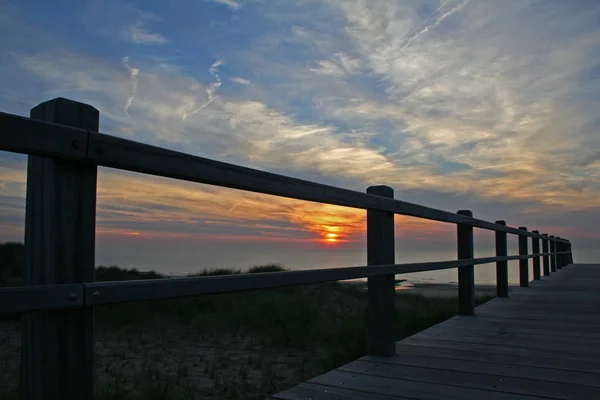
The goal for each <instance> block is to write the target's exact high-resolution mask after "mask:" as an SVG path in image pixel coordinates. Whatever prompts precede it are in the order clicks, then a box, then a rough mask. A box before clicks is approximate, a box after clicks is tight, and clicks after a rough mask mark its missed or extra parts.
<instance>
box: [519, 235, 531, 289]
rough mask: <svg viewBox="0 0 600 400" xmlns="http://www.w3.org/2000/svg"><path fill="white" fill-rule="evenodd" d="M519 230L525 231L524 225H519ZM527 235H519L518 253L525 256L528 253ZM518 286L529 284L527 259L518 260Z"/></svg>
mask: <svg viewBox="0 0 600 400" xmlns="http://www.w3.org/2000/svg"><path fill="white" fill-rule="evenodd" d="M519 230H520V231H524V232H527V228H526V227H524V226H521V227H519ZM527 242H528V240H527V236H525V235H519V255H520V256H526V255H527V254H528V253H529V250H528V244H527ZM519 286H522V287H527V286H529V260H528V259H527V258H523V259H520V260H519Z"/></svg>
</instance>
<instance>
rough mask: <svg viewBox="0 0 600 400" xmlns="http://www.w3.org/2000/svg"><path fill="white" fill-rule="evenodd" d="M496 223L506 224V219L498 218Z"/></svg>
mask: <svg viewBox="0 0 600 400" xmlns="http://www.w3.org/2000/svg"><path fill="white" fill-rule="evenodd" d="M496 223H497V224H498V225H506V221H505V220H503V219H500V220H498V221H496Z"/></svg>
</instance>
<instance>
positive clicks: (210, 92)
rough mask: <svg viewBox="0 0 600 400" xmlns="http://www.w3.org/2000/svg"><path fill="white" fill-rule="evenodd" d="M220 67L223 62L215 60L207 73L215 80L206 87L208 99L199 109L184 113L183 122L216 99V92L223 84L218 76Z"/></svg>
mask: <svg viewBox="0 0 600 400" xmlns="http://www.w3.org/2000/svg"><path fill="white" fill-rule="evenodd" d="M221 65H223V60H217V61H215V62H214V63H213V64H212V65H211V66H210V68H209V69H208V72H209V73H210V74H211V75H212V76H213V78H214V80H215V81H214V82H212V83H211V84H209V85H208V86H207V87H206V96H207V97H208V100H207V101H206V102H205V103H204V104H202V105H201V106H200V107H198V108H195V109H193V110H190V111H189V112H188V111H186V112H185V113H184V114H183V116H182V119H183V120H184V121H185V120H186V119H187V118H188V117H190V116H192V115H194V114H197V113H198V111H200V110H203V109H205V108H206V107H208V106H209V105H210V104H212V102H213V101H215V99H216V98H217V97H216V93H217V90H218V89H219V87H221V84H222V83H223V82H222V80H221V76H220V75H219V67H220V66H221Z"/></svg>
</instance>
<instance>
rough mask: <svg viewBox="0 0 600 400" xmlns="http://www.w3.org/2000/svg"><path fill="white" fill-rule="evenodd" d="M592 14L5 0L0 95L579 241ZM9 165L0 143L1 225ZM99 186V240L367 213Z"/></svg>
mask: <svg viewBox="0 0 600 400" xmlns="http://www.w3.org/2000/svg"><path fill="white" fill-rule="evenodd" d="M599 20H600V3H597V2H595V1H556V0H554V1H529V0H524V1H516V0H514V1H512V0H511V1H486V0H479V1H475V0H471V1H469V0H448V1H416V0H414V1H402V0H398V1H388V0H327V1H325V0H322V1H319V0H300V1H294V2H292V1H283V0H279V1H278V0H247V1H243V0H211V1H209V0H205V1H201V0H196V1H190V0H170V1H163V2H142V1H138V2H126V1H113V0H102V1H98V0H92V1H87V0H83V1H81V2H72V1H54V2H48V1H4V2H2V4H0V49H1V52H0V83H1V84H0V110H2V111H5V112H11V113H16V114H19V115H28V113H29V109H30V108H32V107H33V106H35V105H36V104H38V103H39V102H42V101H45V100H48V99H51V98H54V97H58V96H61V97H67V98H71V99H74V100H78V101H81V102H85V103H89V104H92V105H93V106H95V107H96V108H98V109H99V110H100V112H101V116H102V117H101V118H102V119H101V131H102V132H103V133H108V134H112V135H116V136H121V137H126V138H130V139H133V140H138V141H141V142H145V143H150V144H155V145H160V146H164V147H168V148H172V149H176V150H180V151H184V152H187V153H191V154H195V155H200V156H204V157H209V158H214V159H218V160H222V161H227V162H232V163H237V164H241V165H245V166H250V167H255V168H259V169H263V170H268V171H273V172H279V173H284V174H287V175H292V176H296V177H300V178H306V179H312V180H316V181H319V182H323V183H328V184H334V185H338V186H343V187H346V188H350V189H356V190H361V191H362V190H365V188H366V187H367V186H369V185H371V184H387V185H390V186H392V187H393V188H394V189H395V190H396V196H397V197H398V198H402V199H405V200H409V201H414V202H418V203H422V204H425V205H430V206H434V207H438V208H442V209H446V210H450V211H455V210H458V209H463V208H470V209H472V210H473V211H474V213H475V215H476V216H478V217H481V218H485V219H489V220H495V219H505V220H507V221H508V222H509V224H511V225H527V226H529V227H531V229H540V230H542V231H549V232H551V233H554V234H557V235H562V236H567V237H570V238H572V239H573V241H575V242H576V243H579V244H580V246H593V245H594V244H595V243H596V242H597V240H598V239H600V234H598V233H597V227H598V226H599V225H600V216H599V213H598V211H599V209H600V196H599V194H600V184H599V182H600V181H599V179H598V178H600V133H599V132H598V130H599V126H600V119H599V118H598V114H597V110H598V109H600V107H599V106H600V104H599V95H598V93H599V92H598V88H599V83H600V70H599V65H600V64H599V63H600V29H599V23H598V21H599ZM24 160H25V158H24V157H23V156H17V155H9V154H6V153H2V154H0V172H1V175H0V225H2V226H3V230H2V231H3V233H2V234H1V235H0V239H3V240H6V239H18V238H21V237H22V229H23V227H22V225H23V209H24V207H23V204H24V200H23V199H24V193H25V192H24V182H25V161H24ZM98 196H99V201H98V232H99V235H108V236H111V237H122V238H123V240H128V238H129V237H131V236H138V237H152V238H161V239H164V240H182V238H187V239H189V238H195V240H202V239H203V238H204V239H206V240H224V241H231V242H235V241H248V240H259V239H260V240H263V241H264V243H271V242H273V243H275V242H276V243H277V244H273V246H282V244H281V243H282V242H284V244H285V243H287V244H289V243H300V242H307V243H310V242H318V241H319V240H322V239H323V238H324V237H326V235H327V234H328V233H331V232H332V229H334V228H335V229H337V230H335V229H334V230H335V232H338V233H339V235H340V236H339V239H340V242H339V243H340V244H342V245H343V244H344V243H346V244H348V243H349V244H352V243H361V245H362V243H363V239H364V234H363V233H362V229H363V228H364V212H359V211H356V210H350V209H340V208H337V207H330V206H325V205H319V204H313V203H306V202H299V201H292V200H286V199H277V198H273V197H269V196H263V195H255V194H249V193H243V192H238V191H233V190H227V189H221V188H214V187H208V186H203V185H192V184H187V183H180V182H177V181H171V180H165V179H157V178H151V177H145V176H141V175H137V174H131V173H122V172H118V171H113V170H108V169H103V170H102V171H101V172H100V177H99V188H98ZM397 225H398V231H399V234H401V235H403V236H404V237H405V240H407V241H411V240H412V241H414V243H415V245H416V244H417V243H418V242H419V241H420V240H423V238H426V239H430V240H432V243H435V242H436V241H438V242H448V241H452V240H454V236H453V228H452V227H449V228H448V227H440V226H439V224H432V223H427V222H425V221H415V220H410V219H402V218H401V219H399V222H398V224H397ZM338 228H339V229H338ZM136 240H139V238H137V239H136Z"/></svg>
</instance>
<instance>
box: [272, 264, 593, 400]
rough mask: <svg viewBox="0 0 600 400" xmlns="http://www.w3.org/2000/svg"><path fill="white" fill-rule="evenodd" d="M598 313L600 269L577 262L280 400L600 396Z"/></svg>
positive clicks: (513, 399)
mask: <svg viewBox="0 0 600 400" xmlns="http://www.w3.org/2000/svg"><path fill="white" fill-rule="evenodd" d="M598 310H600V264H598V265H591V264H576V265H571V266H568V267H567V268H563V269H561V270H559V271H558V272H556V273H553V274H552V276H549V277H543V278H542V281H536V282H531V284H530V287H529V288H515V289H512V290H511V291H510V297H509V298H505V299H501V298H497V299H494V300H492V301H490V302H488V303H486V304H484V305H482V306H480V307H477V309H476V313H477V315H476V316H474V317H473V316H462V317H454V318H451V319H450V320H447V321H445V322H443V323H441V324H438V325H435V326H433V327H431V328H429V329H427V330H425V331H422V332H420V333H417V334H416V335H414V336H411V337H409V338H406V339H404V340H402V341H400V342H398V343H397V347H396V349H397V356H395V357H391V358H377V357H370V356H367V357H363V358H361V359H359V360H356V361H353V362H351V363H349V364H347V365H344V366H343V367H340V368H338V369H336V370H334V371H330V372H328V373H326V374H324V375H321V376H318V377H316V378H314V379H312V380H310V381H308V382H306V383H303V384H301V385H299V386H297V387H296V388H293V389H291V390H288V391H286V392H283V393H280V394H278V395H276V396H274V399H288V400H292V399H294V400H296V399H304V400H309V399H310V400H321V399H353V400H358V399H365V400H366V399H371V400H377V399H382V400H383V399H386V400H390V399H427V400H433V399H444V400H451V399H456V400H459V399H460V400H467V399H489V400H496V399H498V400H499V399H510V400H517V399H522V400H530V399H582V400H594V399H600V346H599V345H598V343H600V313H599V312H598Z"/></svg>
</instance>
